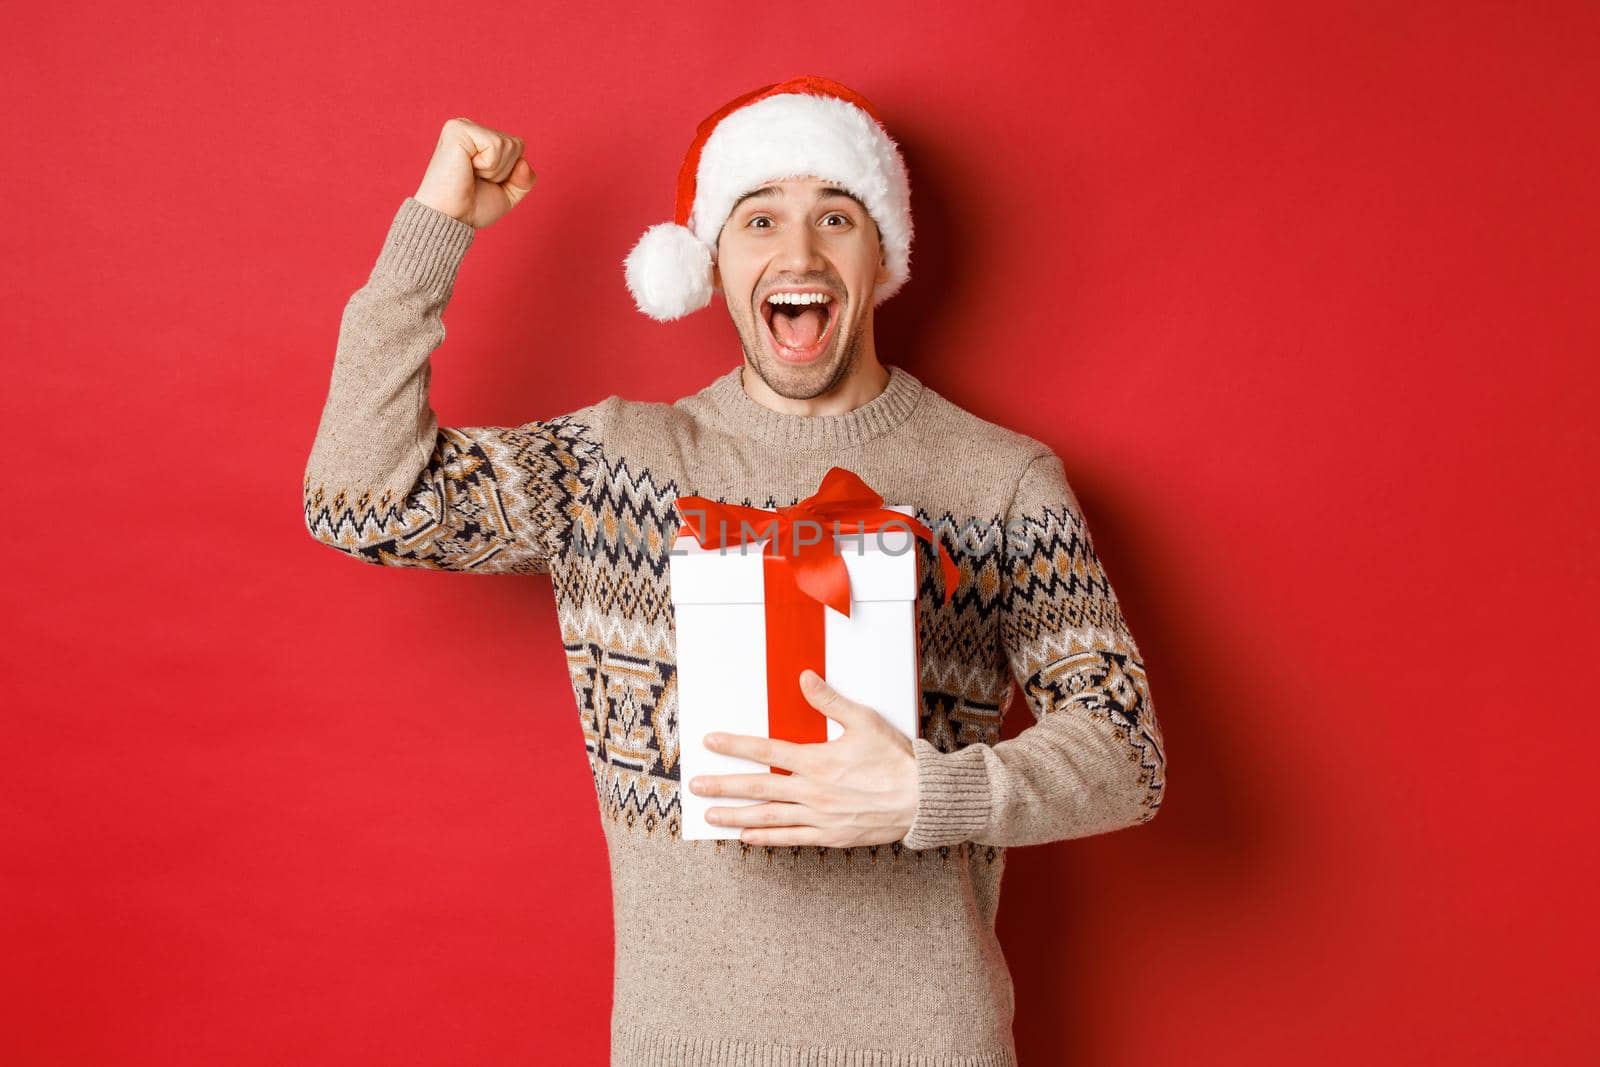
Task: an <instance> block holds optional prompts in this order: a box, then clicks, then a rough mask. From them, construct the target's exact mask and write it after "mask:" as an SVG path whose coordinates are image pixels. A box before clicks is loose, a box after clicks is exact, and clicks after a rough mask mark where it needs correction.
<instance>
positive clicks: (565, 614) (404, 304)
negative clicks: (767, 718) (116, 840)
mask: <svg viewBox="0 0 1600 1067" xmlns="http://www.w3.org/2000/svg"><path fill="white" fill-rule="evenodd" d="M474 236H475V231H474V230H473V228H472V227H471V226H469V225H467V224H466V223H463V222H460V221H458V220H456V219H454V218H451V217H450V216H448V215H444V214H442V213H440V212H437V211H435V210H433V209H432V208H429V207H427V206H425V205H423V204H422V203H420V202H419V201H417V200H416V199H415V198H407V199H406V200H405V201H404V202H403V203H402V205H401V206H400V208H399V211H398V212H397V213H396V215H395V217H394V220H393V222H392V224H391V227H390V229H389V232H388V234H387V237H386V239H385V241H384V244H383V247H382V250H381V252H380V253H379V255H378V259H377V263H376V265H375V267H374V268H373V270H372V273H371V276H370V278H369V280H368V281H367V283H366V284H365V285H364V286H363V287H362V288H361V289H359V290H358V291H357V292H356V293H355V294H354V295H353V296H352V297H351V298H350V300H349V302H348V304H347V305H346V307H345V310H344V315H343V319H342V321H341V327H340V334H339V341H338V348H337V352H336V355H335V359H334V366H333V373H332V381H331V384H330V389H329V393H328V397H327V401H326V404H325V406H324V409H323V412H322V418H321V423H320V425H319V427H318V430H317V436H316V439H315V442H314V444H313V446H312V449H311V453H310V456H309V459H308V461H307V465H306V470H305V480H304V489H305V494H304V506H305V522H306V526H307V528H308V529H309V531H310V533H311V536H312V537H314V538H315V539H316V540H317V541H319V542H321V543H322V544H324V545H327V546H328V547H331V548H334V549H337V550H339V551H340V552H342V553H346V554H348V555H349V556H351V557H352V558H354V559H356V560H360V561H362V562H365V563H370V564H376V565H379V566H385V567H423V568H430V569H435V570H445V571H466V572H472V573H478V574H529V573H540V574H548V575H549V576H550V578H551V581H552V583H553V588H554V601H555V605H556V609H557V612H558V616H559V623H560V633H561V640H562V642H563V645H564V647H565V650H566V662H567V665H568V671H569V676H570V680H571V684H572V695H573V698H574V701H575V703H576V707H577V712H578V717H579V720H580V722H581V723H582V728H583V738H584V748H585V755H586V757H587V760H588V765H589V767H590V769H591V770H592V771H593V774H594V786H595V792H596V795H597V797H598V801H599V809H600V812H601V815H602V824H603V827H604V833H605V840H606V845H607V850H608V854H609V859H610V869H611V884H612V893H613V909H614V923H615V928H614V929H615V934H614V941H615V955H614V971H615V985H614V996H613V1004H612V1015H611V1049H612V1062H613V1063H614V1064H648V1065H654V1064H662V1065H665V1064H719V1065H720V1064H751V1065H755V1064H761V1065H778V1064H795V1065H799V1064H807V1065H851V1067H868V1065H880V1064H881V1065H896V1067H911V1065H917V1067H934V1065H938V1067H957V1065H970V1067H977V1065H985V1067H988V1065H1000V1064H1012V1063H1014V1062H1015V1046H1014V1044H1013V1042H1012V1037H1011V1023H1012V1013H1013V992H1012V982H1011V976H1010V974H1009V972H1008V969H1007V967H1006V963H1005V960H1004V958H1003V956H1002V954H1001V950H1000V945H999V943H998V942H997V940H996V938H995V929H994V920H995V912H996V908H997V906H998V903H999V890H1000V879H1001V873H1002V871H1003V870H1004V866H1005V858H1006V849H1007V848H1009V847H1012V846H1017V845H1029V844H1038V843H1043V842H1047V841H1058V840H1063V839H1067V838H1076V837H1083V836H1085V835H1089V834H1098V833H1104V832H1106V831H1110V830H1116V829H1118V828H1121V827H1126V826H1131V825H1134V824H1138V823H1143V822H1147V821H1148V820H1150V819H1151V818H1153V817H1154V816H1155V814H1156V811H1157V809H1158V808H1159V806H1160V804H1161V798H1162V794H1163V791H1164V788H1165V781H1166V779H1165V773H1164V771H1165V758H1164V756H1163V745H1162V739H1161V733H1160V728H1159V726H1158V724H1157V722H1156V718H1155V713H1154V710H1153V707H1152V704H1151V698H1150V692H1149V688H1148V685H1147V682H1146V678H1145V669H1144V665H1143V663H1142V662H1141V659H1140V655H1139V651H1138V648H1137V647H1136V646H1135V644H1134V641H1133V638H1132V636H1131V635H1130V634H1129V632H1128V627H1127V625H1126V624H1125V622H1124V619H1123V616H1122V612H1121V610H1120V608H1119V605H1118V602H1117V598H1116V595H1115V593H1114V592H1113V590H1112V588H1111V585H1110V583H1109V582H1108V581H1107V579H1106V574H1105V572H1104V570H1103V569H1102V567H1101V565H1100V563H1099V561H1098V559H1097V558H1096V555H1095V551H1094V547H1093V545H1092V543H1091V541H1090V537H1089V531H1088V529H1087V528H1086V527H1085V525H1084V518H1083V514H1082V512H1081V510H1080V508H1079V505H1078V501H1077V500H1076V498H1075V497H1074V496H1073V493H1072V490H1071V489H1070V488H1069V487H1068V484H1067V481H1066V478H1065V476H1064V473H1063V468H1062V464H1061V461H1060V459H1059V458H1058V457H1057V456H1056V455H1055V454H1054V453H1053V452H1052V451H1051V449H1050V448H1049V447H1047V446H1046V445H1044V444H1043V443H1041V442H1040V441H1038V440H1036V439H1034V438H1031V437H1028V436H1026V435H1023V434H1020V433H1017V432H1015V431H1011V430H1008V429H1005V428H1003V427H1000V426H998V425H995V424H993V423H990V422H986V421H984V420H983V419H980V418H978V417H977V416H975V415H973V414H971V413H969V412H967V411H965V410H963V409H962V408H960V407H958V406H957V405H956V404H954V403H952V402H951V401H949V400H947V399H946V398H945V397H943V396H941V395H940V394H939V393H937V392H935V391H934V390H933V389H931V388H929V387H928V386H926V385H924V384H923V383H922V382H921V381H920V380H919V379H917V378H916V377H915V376H914V375H912V374H910V373H909V372H907V371H906V370H904V369H902V368H900V367H898V366H889V367H888V371H889V381H888V384H887V386H886V387H885V388H884V389H883V391H882V392H881V393H879V394H878V395H877V396H876V397H874V398H873V399H872V400H870V401H868V402H867V403H865V404H862V405H861V406H859V407H857V408H855V409H854V410H852V411H849V412H846V413H844V414H837V415H822V416H802V415H793V414H786V413H781V412H777V411H773V410H772V409H770V408H767V407H765V406H763V405H761V404H759V403H757V402H756V401H755V400H753V399H752V398H751V397H750V396H749V395H748V394H747V393H745V391H744V388H743V385H742V383H741V378H740V371H739V367H737V366H736V367H734V368H733V369H731V370H729V371H728V372H727V373H725V374H722V375H720V376H719V377H717V378H716V379H715V380H713V381H712V382H711V383H710V384H709V385H707V386H706V387H705V388H703V389H701V390H699V391H698V392H696V393H693V394H691V395H688V396H685V397H682V398H681V399H679V400H677V401H675V402H673V403H670V404H667V403H646V402H639V401H631V400H627V399H624V398H623V397H621V396H618V395H616V394H612V395H609V396H606V397H605V398H604V399H601V400H597V401H595V402H594V403H591V404H589V405H587V406H585V407H583V408H580V409H578V410H576V411H571V412H568V413H565V414H560V415H556V416H554V417H551V418H545V419H536V420H533V421H530V422H527V423H524V424H522V425H520V426H472V427H443V426H440V425H439V424H438V421H437V419H436V417H435V415H434V412H433V410H432V408H431V407H430V405H429V400H428V383H429V374H430V364H429V359H430V356H431V354H432V352H433V351H434V349H435V348H437V347H438V345H439V344H440V343H441V342H442V340H443V339H444V335H445V331H444V326H443V320H442V313H443V311H444V308H445V306H446V304H447V303H448V301H449V299H450V295H451V292H452V290H453V288H454V284H455V280H456V276H457V272H458V269H459V267H460V264H461V261H462V259H463V257H464V256H465V254H466V251H467V249H468V247H469V246H470V245H471V243H472V241H473V238H474ZM835 464H837V465H840V466H843V467H847V468H849V469H850V470H852V471H854V472H856V473H857V474H859V475H861V477H862V478H864V479H865V480H866V481H867V483H868V484H869V485H871V486H872V487H873V488H874V489H876V490H877V491H878V492H879V493H881V494H882V496H883V497H884V498H885V500H886V501H887V502H888V503H890V504H909V505H912V506H913V507H914V508H915V513H916V516H917V518H919V519H920V520H922V521H923V522H924V523H927V524H928V525H929V526H930V527H932V528H933V529H934V532H935V533H937V534H939V536H940V538H941V540H942V541H943V542H944V544H945V547H946V548H947V549H948V550H949V551H950V552H951V553H952V555H953V556H954V558H955V561H956V563H957V565H958V567H959V571H960V580H959V583H958V585H957V588H956V591H955V595H954V596H953V597H952V598H951V599H950V600H949V602H948V603H946V602H944V600H943V586H942V582H941V580H940V568H939V562H938V558H937V555H936V553H935V550H934V549H933V548H932V547H931V546H929V545H928V544H927V542H925V541H922V540H920V539H918V540H915V541H914V542H913V544H914V546H915V549H916V551H917V552H918V553H919V554H920V556H919V572H920V576H921V577H920V588H919V591H918V602H917V618H918V622H917V627H918V640H919V642H920V644H919V649H920V671H921V727H920V736H919V737H917V738H916V739H915V740H914V741H913V742H912V745H913V749H914V752H915V755H916V769H917V786H918V790H919V794H918V802H917V809H916V816H915V821H914V822H913V823H912V826H911V828H910V830H909V832H908V833H907V834H906V835H905V837H904V838H903V839H902V840H900V841H895V842H890V843H886V844H882V845H876V846H871V847H857V848H850V849H838V848H816V847H766V846H760V845H748V844H744V843H741V842H739V841H735V840H729V841H686V840H684V839H683V838H682V837H681V836H680V834H679V829H680V807H679V796H680V788H681V782H680V780H679V766H680V764H679V745H678V720H677V694H678V690H677V686H676V684H675V681H676V679H675V667H674V655H673V649H674V626H673V609H672V604H671V600H670V598H669V588H668V577H669V572H668V557H667V551H668V548H669V547H670V545H671V541H672V536H673V534H674V533H675V531H676V530H677V529H678V527H679V526H680V525H681V524H682V522H683V517H682V516H681V515H679V514H678V512H677V511H676V509H675V506H674V499H675V498H676V497H678V496H682V495H690V494H695V495H701V496H706V497H710V498H712V499H715V500H719V501H724V502H730V503H739V504H744V505H749V506H755V507H761V508H776V507H780V506H785V505H789V504H793V503H795V502H796V501H798V500H799V499H800V498H802V497H804V496H808V495H810V494H811V493H813V492H815V491H816V489H817V486H818V484H819V483H820V481H821V479H822V475H823V474H824V472H826V471H827V469H828V468H829V467H831V466H833V465H835ZM1013 675H1015V677H1016V678H1017V679H1018V680H1019V681H1020V683H1021V691H1022V693H1023V694H1024V695H1025V697H1026V704H1027V708H1028V710H1029V712H1030V713H1031V715H1032V718H1033V720H1034V721H1033V722H1031V723H1030V724H1029V725H1028V726H1027V728H1026V729H1024V730H1023V731H1022V732H1021V733H1020V734H1018V735H1017V736H1016V737H1013V738H1011V739H1009V740H1005V741H1001V740H1000V732H1001V719H1002V716H1003V715H1004V714H1005V713H1006V711H1007V706H1008V704H1009V703H1010V700H1009V698H1010V696H1011V694H1012V687H1011V681H1012V676H1013Z"/></svg>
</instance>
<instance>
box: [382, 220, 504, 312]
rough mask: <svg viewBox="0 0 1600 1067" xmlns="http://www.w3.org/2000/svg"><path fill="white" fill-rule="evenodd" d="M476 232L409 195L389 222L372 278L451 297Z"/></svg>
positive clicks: (467, 225) (466, 224)
mask: <svg viewBox="0 0 1600 1067" xmlns="http://www.w3.org/2000/svg"><path fill="white" fill-rule="evenodd" d="M477 232H478V231H477V230H476V229H474V228H473V227H472V225H471V224H470V223H466V222H462V221H461V220H460V219H458V218H454V217H453V216H450V215H446V214H445V213H444V212H442V211H436V210H434V209H433V208H431V207H429V206H428V205H426V204H424V203H423V202H422V201H420V200H418V199H417V198H416V197H414V196H408V197H406V198H405V200H404V201H403V202H402V203H401V205H400V210H399V211H397V212H395V216H394V221H393V222H391V223H390V224H389V233H388V235H387V236H386V237H385V238H384V240H383V251H381V252H379V253H378V261H377V263H376V264H375V265H374V266H373V268H372V277H373V278H383V279H387V280H390V281H395V282H399V283H400V284H401V285H403V286H404V287H405V288H407V289H415V290H420V291H423V292H426V293H431V294H433V295H435V296H442V297H448V296H449V295H450V291H451V289H452V288H453V287H454V286H455V281H456V272H457V271H458V270H460V268H461V260H462V259H463V258H464V257H465V256H466V254H467V249H468V247H470V246H471V244H472V239H473V238H474V237H475V236H476V235H477Z"/></svg>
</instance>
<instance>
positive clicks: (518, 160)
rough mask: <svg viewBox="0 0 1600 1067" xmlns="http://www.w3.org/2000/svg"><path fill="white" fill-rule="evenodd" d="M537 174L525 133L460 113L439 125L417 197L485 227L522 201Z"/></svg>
mask: <svg viewBox="0 0 1600 1067" xmlns="http://www.w3.org/2000/svg"><path fill="white" fill-rule="evenodd" d="M534 178H535V175H534V173H533V167H532V166H530V165H529V163H528V161H527V159H526V158H524V157H523V154H522V138H520V137H512V136H511V135H510V134H505V133H501V132H500V131H499V130H491V129H489V128H488V127H487V126H480V125H478V124H477V123H476V122H473V121H472V120H471V119H467V118H454V119H451V120H450V121H449V122H446V123H445V124H444V129H442V130H440V131H439V143H438V144H437V145H435V146H434V149H433V158H432V159H431V160H429V161H428V170H427V173H425V174H424V175H423V176H422V184H421V185H420V186H418V187H417V192H416V197H417V199H418V200H420V201H421V202H422V203H424V204H426V205H427V206H428V207H431V208H433V209H434V210H435V211H442V212H444V213H445V214H446V215H449V216H451V217H452V218H457V219H460V220H461V221H462V222H465V223H469V224H471V225H472V226H473V227H474V228H476V229H479V230H481V229H483V228H484V227H485V226H488V225H491V224H492V223H494V222H495V221H497V220H498V219H499V218H500V217H501V216H502V215H504V214H505V213H506V212H508V211H510V210H511V209H512V208H514V207H516V206H517V203H518V202H519V201H520V200H521V199H522V198H523V197H524V196H527V195H528V190H530V189H532V188H533V183H534Z"/></svg>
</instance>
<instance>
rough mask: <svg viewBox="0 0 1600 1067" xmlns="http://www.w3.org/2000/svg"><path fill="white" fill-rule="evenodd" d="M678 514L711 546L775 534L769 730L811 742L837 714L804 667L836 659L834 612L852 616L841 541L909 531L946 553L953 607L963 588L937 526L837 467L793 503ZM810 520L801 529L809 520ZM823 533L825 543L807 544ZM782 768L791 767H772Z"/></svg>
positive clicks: (768, 604)
mask: <svg viewBox="0 0 1600 1067" xmlns="http://www.w3.org/2000/svg"><path fill="white" fill-rule="evenodd" d="M677 505H678V511H679V513H680V514H687V515H690V516H692V517H689V518H688V519H687V521H686V522H685V523H684V524H683V526H682V528H681V529H680V530H679V531H678V533H679V536H682V535H684V534H689V535H692V536H693V537H694V539H695V541H697V542H698V543H699V545H700V547H701V548H725V547H728V546H732V545H743V544H747V543H749V542H750V541H754V540H758V539H760V538H763V537H764V538H767V543H766V545H765V546H764V547H763V549H762V556H763V561H762V568H761V571H762V584H763V590H762V592H763V595H764V597H765V601H764V614H765V617H766V623H767V641H766V644H767V727H768V729H767V736H769V737H774V738H779V739H781V740H785V741H794V742H797V743H801V744H806V743H811V742H816V741H826V740H827V739H828V720H827V716H825V715H823V714H822V713H821V712H820V711H818V710H816V709H815V708H813V707H812V706H811V704H810V702H809V701H807V700H806V699H805V694H804V693H802V692H801V691H800V686H799V676H800V672H801V671H802V670H804V669H805V668H806V667H810V668H811V669H812V670H814V671H816V672H817V673H818V674H819V675H820V674H823V673H824V670H823V668H824V665H825V663H826V643H825V641H824V636H823V635H824V633H825V632H826V625H827V624H826V618H827V616H826V612H825V610H824V606H826V607H831V608H833V609H834V610H835V611H838V612H839V613H840V614H841V615H846V616H848V615H849V614H850V572H849V569H848V568H847V567H846V566H845V562H844V557H843V556H841V555H840V554H839V551H838V548H837V542H836V540H835V538H836V537H837V536H842V535H846V534H856V533H860V534H863V535H864V534H867V533H874V532H877V531H880V530H885V529H906V530H909V531H910V532H911V533H912V534H914V535H915V536H917V537H920V538H922V539H923V540H924V541H927V542H929V543H930V544H932V545H934V546H935V547H936V548H937V549H938V550H939V563H940V567H941V570H942V575H943V579H944V600H943V602H944V603H949V601H950V597H951V596H952V595H953V594H954V593H955V588H956V583H957V581H958V579H959V577H960V572H959V571H958V569H957V568H956V564H955V560H953V559H951V558H950V552H949V551H948V550H947V549H946V548H945V547H944V544H943V542H941V541H940V540H939V539H938V538H936V537H934V536H933V531H932V530H930V529H928V527H927V526H926V525H924V524H923V523H922V522H920V521H918V520H917V519H916V518H914V517H912V516H910V515H903V514H901V513H900V512H898V511H892V510H890V509H889V508H886V507H884V506H883V497H881V496H879V495H878V494H877V493H876V492H874V491H873V490H872V487H871V486H869V485H867V483H866V482H864V481H862V480H861V477H860V476H859V475H857V474H856V473H855V472H854V471H849V470H846V469H845V468H843V467H830V468H828V473H827V474H824V475H823V476H822V483H821V485H820V487H819V488H818V489H817V491H816V492H815V493H813V494H812V495H810V496H808V497H806V498H805V499H803V500H800V501H797V502H795V503H793V504H790V505H789V506H788V507H782V508H778V509H776V510H773V511H769V510H767V509H765V508H752V507H745V506H744V505H742V504H724V503H721V502H720V501H716V500H711V499H709V498H707V497H703V496H680V497H678V498H677ZM802 523H803V524H804V525H801V524H802ZM802 535H804V537H806V538H809V537H816V538H817V540H814V541H812V540H804V539H803V537H802ZM770 769H771V770H772V771H773V772H774V773H776V774H788V773H789V772H788V771H786V770H783V769H782V768H779V767H772V768H770Z"/></svg>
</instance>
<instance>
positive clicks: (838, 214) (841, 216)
mask: <svg viewBox="0 0 1600 1067" xmlns="http://www.w3.org/2000/svg"><path fill="white" fill-rule="evenodd" d="M828 218H829V219H843V220H844V221H845V222H847V223H848V222H849V221H850V216H849V215H846V214H844V213H843V212H840V211H835V212H834V213H833V214H831V215H829V216H828ZM823 221H824V222H826V221H827V219H824V220H823ZM834 228H835V229H837V228H838V227H834Z"/></svg>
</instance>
